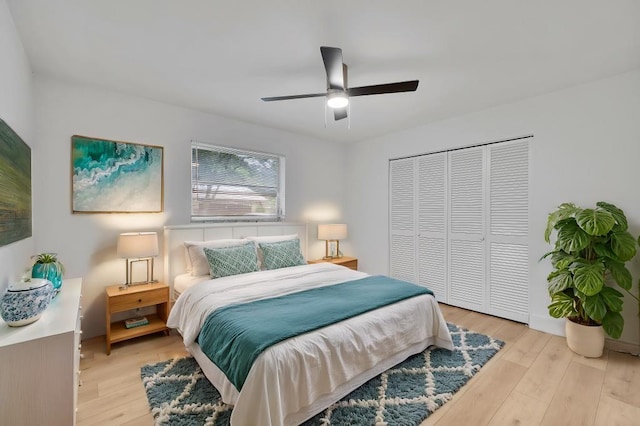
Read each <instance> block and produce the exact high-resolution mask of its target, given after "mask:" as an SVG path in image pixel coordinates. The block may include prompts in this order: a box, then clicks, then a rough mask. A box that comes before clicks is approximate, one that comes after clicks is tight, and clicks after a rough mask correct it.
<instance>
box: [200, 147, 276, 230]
mask: <svg viewBox="0 0 640 426" xmlns="http://www.w3.org/2000/svg"><path fill="white" fill-rule="evenodd" d="M284 166H285V159H284V157H283V156H280V155H275V154H265V153H260V152H252V151H243V150H239V149H234V148H228V147H222V146H215V145H209V144H205V143H202V142H197V141H192V142H191V220H192V221H205V220H272V221H277V220H282V219H283V218H284Z"/></svg>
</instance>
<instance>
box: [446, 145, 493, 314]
mask: <svg viewBox="0 0 640 426" xmlns="http://www.w3.org/2000/svg"><path fill="white" fill-rule="evenodd" d="M448 166H449V277H448V278H449V283H448V287H449V295H448V296H449V303H450V304H452V305H455V306H460V307H463V308H467V309H472V310H475V311H480V312H484V311H485V307H486V305H485V301H486V299H485V296H486V292H485V248H484V247H485V241H484V234H485V225H484V222H485V215H484V211H485V209H484V205H485V197H484V181H485V180H484V171H485V167H484V150H483V148H482V147H477V148H467V149H460V150H457V151H451V152H449V163H448Z"/></svg>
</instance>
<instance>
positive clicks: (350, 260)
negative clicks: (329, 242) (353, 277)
mask: <svg viewBox="0 0 640 426" xmlns="http://www.w3.org/2000/svg"><path fill="white" fill-rule="evenodd" d="M322 262H329V263H334V264H336V265H342V266H345V267H347V268H349V269H353V270H354V271H357V270H358V259H356V258H355V257H348V256H342V257H338V258H334V259H316V260H310V261H309V262H308V263H322Z"/></svg>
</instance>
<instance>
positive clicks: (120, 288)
mask: <svg viewBox="0 0 640 426" xmlns="http://www.w3.org/2000/svg"><path fill="white" fill-rule="evenodd" d="M157 282H158V280H151V281H137V282H135V283H128V284H127V283H124V284H122V285H121V286H120V287H118V289H119V290H126V289H128V288H129V287H135V286H137V285H144V284H154V283H157Z"/></svg>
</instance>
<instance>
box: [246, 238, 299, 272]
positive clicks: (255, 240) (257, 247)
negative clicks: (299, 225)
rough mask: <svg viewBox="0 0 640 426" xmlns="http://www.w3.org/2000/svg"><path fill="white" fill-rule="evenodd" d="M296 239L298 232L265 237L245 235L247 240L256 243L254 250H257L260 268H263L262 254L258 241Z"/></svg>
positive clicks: (272, 241)
mask: <svg viewBox="0 0 640 426" xmlns="http://www.w3.org/2000/svg"><path fill="white" fill-rule="evenodd" d="M296 239H298V234H290V235H269V236H265V237H247V240H251V241H253V242H254V243H255V245H256V250H258V265H259V266H260V269H261V270H264V269H265V266H264V254H263V253H262V250H261V249H260V246H259V245H258V244H260V243H279V242H281V241H289V240H296Z"/></svg>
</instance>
